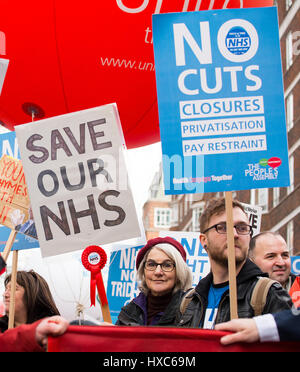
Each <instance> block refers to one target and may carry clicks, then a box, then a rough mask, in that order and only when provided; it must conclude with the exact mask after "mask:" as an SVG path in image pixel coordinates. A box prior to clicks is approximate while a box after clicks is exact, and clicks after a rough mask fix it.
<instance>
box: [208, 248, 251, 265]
mask: <svg viewBox="0 0 300 372" xmlns="http://www.w3.org/2000/svg"><path fill="white" fill-rule="evenodd" d="M211 248H214V247H211V244H209V245H208V252H209V255H210V258H211V259H212V260H213V261H215V262H216V263H217V264H219V265H221V266H223V267H226V268H227V267H228V255H227V254H226V253H225V249H223V250H222V251H221V252H220V251H219V250H218V249H211ZM234 249H235V248H234ZM226 252H228V247H227V250H226ZM240 252H241V254H240V255H238V256H235V264H236V266H237V267H238V266H240V265H241V264H242V263H243V262H245V260H246V257H247V252H244V251H243V250H242V249H241V248H240Z"/></svg>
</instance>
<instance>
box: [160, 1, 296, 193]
mask: <svg viewBox="0 0 300 372" xmlns="http://www.w3.org/2000/svg"><path fill="white" fill-rule="evenodd" d="M153 37H154V52H155V70H156V81H157V94H158V107H159V117H160V132H161V141H162V152H163V170H164V182H165V192H166V194H181V193H195V192H196V193H202V192H218V191H225V192H226V191H233V190H248V189H257V188H265V187H280V186H288V185H289V167H288V149H287V136H286V124H285V108H284V95H283V83H282V67H281V52H280V43H279V31H278V21H277V9H276V7H267V8H251V9H223V10H214V11H201V12H186V13H172V14H157V15H154V16H153Z"/></svg>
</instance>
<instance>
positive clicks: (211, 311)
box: [203, 283, 229, 329]
mask: <svg viewBox="0 0 300 372" xmlns="http://www.w3.org/2000/svg"><path fill="white" fill-rule="evenodd" d="M228 289H229V284H228V283H222V284H217V285H213V284H212V285H211V286H210V289H209V292H208V304H207V308H206V312H205V318H204V324H203V328H207V329H213V328H214V325H215V319H216V316H217V313H218V308H219V303H220V300H221V297H222V296H223V293H224V292H226V291H227V290H228Z"/></svg>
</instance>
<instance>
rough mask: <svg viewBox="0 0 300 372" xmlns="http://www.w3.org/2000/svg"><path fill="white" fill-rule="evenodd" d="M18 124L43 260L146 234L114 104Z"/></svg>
mask: <svg viewBox="0 0 300 372" xmlns="http://www.w3.org/2000/svg"><path fill="white" fill-rule="evenodd" d="M15 129H16V134H17V138H18V143H19V147H20V153H21V159H22V163H23V167H24V171H25V177H26V182H27V185H28V189H29V196H30V201H31V205H32V208H33V215H34V219H35V223H36V227H37V233H38V238H39V243H40V247H41V250H42V255H43V257H47V256H54V255H58V254H62V253H67V252H70V251H76V250H82V249H84V248H86V247H87V246H89V245H100V246H101V245H103V244H108V243H112V242H117V241H122V240H126V239H130V238H135V237H138V236H140V235H141V233H140V228H139V224H138V219H137V214H136V209H135V204H134V200H133V196H132V192H131V189H130V186H129V183H128V177H127V169H126V165H125V159H124V153H123V151H124V147H125V146H124V143H123V136H122V130H121V125H120V120H119V116H118V111H117V107H116V105H115V104H110V105H105V106H101V107H96V108H93V109H89V110H83V111H78V112H74V113H70V114H66V115H61V116H56V117H53V118H49V119H45V120H40V121H36V122H33V123H28V124H24V125H18V126H17V127H16V128H15Z"/></svg>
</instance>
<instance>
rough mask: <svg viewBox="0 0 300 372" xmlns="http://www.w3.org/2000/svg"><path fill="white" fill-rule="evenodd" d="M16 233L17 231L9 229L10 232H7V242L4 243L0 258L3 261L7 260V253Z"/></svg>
mask: <svg viewBox="0 0 300 372" xmlns="http://www.w3.org/2000/svg"><path fill="white" fill-rule="evenodd" d="M17 233H18V232H17V231H16V230H11V232H10V234H9V237H8V239H7V242H6V244H5V248H4V250H3V253H2V258H3V260H4V261H5V262H7V259H8V256H9V253H10V251H11V248H12V246H13V244H14V241H15V239H16V235H17Z"/></svg>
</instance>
